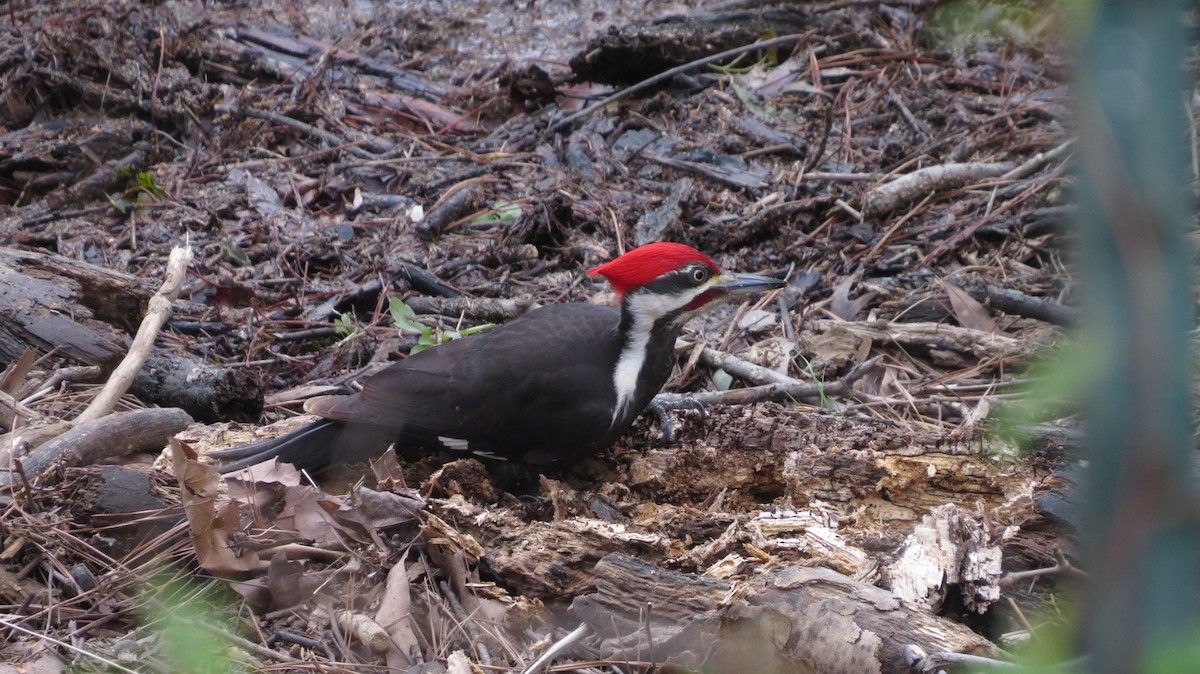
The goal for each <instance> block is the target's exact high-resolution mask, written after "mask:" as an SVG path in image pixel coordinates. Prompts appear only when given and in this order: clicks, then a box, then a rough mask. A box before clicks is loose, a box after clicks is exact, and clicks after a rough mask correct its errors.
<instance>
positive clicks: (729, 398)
mask: <svg viewBox="0 0 1200 674" xmlns="http://www.w3.org/2000/svg"><path fill="white" fill-rule="evenodd" d="M878 360H879V359H878V358H868V359H867V360H865V361H863V362H861V363H859V364H858V365H856V366H854V367H853V368H852V369H851V370H850V371H849V372H847V373H846V374H844V375H842V376H841V377H840V378H838V379H837V381H833V382H830V383H827V384H822V383H812V384H808V383H804V382H801V381H799V380H792V381H793V382H794V383H791V384H789V383H782V382H776V383H772V384H764V385H762V386H752V387H750V388H737V389H730V390H728V391H704V392H701V393H661V394H659V395H657V396H655V397H654V399H655V400H658V401H662V402H666V403H674V402H679V401H680V400H684V399H686V398H691V399H692V400H695V401H696V402H698V403H700V404H701V405H705V406H708V405H749V404H750V403H758V402H766V401H771V402H787V401H791V400H803V401H806V402H814V403H816V402H820V400H821V398H822V397H830V396H845V395H849V394H850V393H851V391H852V390H853V387H854V382H856V381H858V380H859V379H862V378H863V377H864V376H865V375H866V374H867V373H868V372H870V371H871V370H873V369H874V368H875V365H876V363H877V362H878ZM764 369H765V368H764Z"/></svg>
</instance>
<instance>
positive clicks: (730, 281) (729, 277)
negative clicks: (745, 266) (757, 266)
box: [712, 274, 787, 295]
mask: <svg viewBox="0 0 1200 674" xmlns="http://www.w3.org/2000/svg"><path fill="white" fill-rule="evenodd" d="M714 281H715V282H714V283H713V285H712V290H716V291H718V292H721V293H723V294H726V295H743V294H746V293H758V292H765V291H767V290H774V289H776V288H782V287H783V286H785V285H787V283H786V282H784V281H781V280H780V279H777V278H771V277H769V276H758V275H757V274H721V275H720V276H718V277H717V278H716V279H714Z"/></svg>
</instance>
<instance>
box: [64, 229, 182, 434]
mask: <svg viewBox="0 0 1200 674" xmlns="http://www.w3.org/2000/svg"><path fill="white" fill-rule="evenodd" d="M191 261H192V249H191V247H190V246H189V247H185V248H178V247H177V248H175V249H174V250H172V251H171V257H170V259H169V260H168V261H167V272H166V279H165V280H164V281H163V285H162V288H160V289H159V291H158V292H157V293H155V295H154V297H151V298H150V305H149V309H148V310H147V311H146V316H145V318H143V319H142V325H141V326H140V327H139V328H138V331H137V335H135V336H134V338H133V344H132V345H130V347H129V352H128V353H127V354H125V358H124V359H123V360H122V361H121V364H120V365H118V366H117V369H115V370H113V373H112V376H110V377H109V378H108V382H107V383H106V384H105V385H104V388H103V389H101V390H100V393H99V394H98V395H97V396H96V397H95V399H93V400H92V403H91V404H90V405H88V406H87V409H85V410H84V411H83V412H82V413H80V415H79V416H78V417H76V419H75V421H74V422H73V423H74V424H76V425H78V424H82V423H84V422H86V421H92V420H95V419H99V418H100V417H102V416H104V415H106V414H108V413H109V412H112V410H113V408H114V407H116V404H117V399H118V398H120V397H121V396H122V395H124V394H125V392H126V391H128V390H129V386H130V385H131V384H133V380H134V379H135V378H136V377H137V375H138V372H140V371H141V369H142V365H143V364H144V363H145V362H146V358H148V357H149V356H150V350H151V349H153V348H154V340H155V338H156V337H157V336H158V332H159V330H162V326H163V325H164V324H165V323H166V322H167V320H168V319H169V318H170V317H171V303H172V302H174V301H175V298H176V297H179V291H180V289H182V288H183V280H184V278H185V277H186V275H187V267H188V264H189V263H190V262H191Z"/></svg>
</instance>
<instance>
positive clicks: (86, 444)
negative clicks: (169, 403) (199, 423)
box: [0, 407, 192, 484]
mask: <svg viewBox="0 0 1200 674" xmlns="http://www.w3.org/2000/svg"><path fill="white" fill-rule="evenodd" d="M191 423H192V418H191V417H190V416H188V414H187V412H184V411H183V410H181V409H177V408H172V407H165V408H163V407H152V408H147V409H143V410H135V411H132V412H123V413H121V414H113V415H109V416H107V417H100V418H99V419H93V420H91V421H85V422H83V423H81V424H78V425H76V426H75V427H74V428H72V429H71V430H69V431H66V432H65V433H61V434H59V435H57V436H56V437H55V438H54V439H52V440H49V441H47V442H44V443H42V444H41V445H39V446H37V447H36V448H35V449H34V450H33V451H32V452H30V453H29V455H28V456H26V457H23V458H21V464H22V466H23V469H24V474H25V476H26V477H27V478H29V479H33V478H34V477H36V476H39V475H42V474H43V473H45V472H46V471H48V470H50V469H51V468H52V467H53V466H54V465H55V464H56V463H59V462H61V463H62V465H65V466H86V465H92V464H94V463H96V462H98V461H100V460H102V459H106V458H109V457H114V456H125V455H127V454H132V453H134V452H146V451H155V450H160V449H162V448H164V447H166V445H167V439H168V438H170V437H171V436H172V435H175V434H176V433H178V432H179V431H182V430H183V429H185V428H187V426H188V424H191ZM19 479H20V477H19V476H18V475H17V474H15V473H14V472H12V471H10V470H9V469H8V468H7V467H3V468H2V469H0V484H12V483H13V482H16V481H18V480H19Z"/></svg>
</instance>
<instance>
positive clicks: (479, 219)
mask: <svg viewBox="0 0 1200 674" xmlns="http://www.w3.org/2000/svg"><path fill="white" fill-rule="evenodd" d="M519 217H521V204H518V203H514V202H512V201H499V202H496V203H495V204H493V205H492V208H491V210H488V211H484V212H483V213H480V214H479V215H476V216H475V217H473V218H471V219H470V220H468V222H470V223H471V224H473V225H481V224H488V223H495V222H515V221H516V219H517V218H519Z"/></svg>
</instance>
